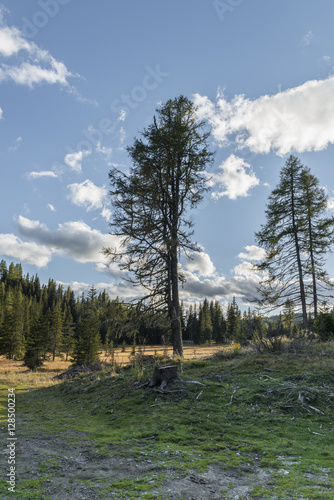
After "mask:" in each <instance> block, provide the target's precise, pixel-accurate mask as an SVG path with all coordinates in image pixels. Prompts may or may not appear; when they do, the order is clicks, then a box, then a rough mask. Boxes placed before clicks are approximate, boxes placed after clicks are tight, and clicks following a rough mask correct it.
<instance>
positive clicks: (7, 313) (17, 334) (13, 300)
mask: <svg viewBox="0 0 334 500" xmlns="http://www.w3.org/2000/svg"><path fill="white" fill-rule="evenodd" d="M0 346H1V347H0V353H1V354H3V355H5V356H6V357H7V358H8V359H13V358H14V357H16V356H19V355H20V354H21V353H22V350H23V346H24V338H23V299H22V293H21V291H20V290H15V289H9V290H8V292H7V293H6V296H5V300H4V314H3V320H2V324H1V327H0Z"/></svg>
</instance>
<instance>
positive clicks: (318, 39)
mask: <svg viewBox="0 0 334 500" xmlns="http://www.w3.org/2000/svg"><path fill="white" fill-rule="evenodd" d="M0 3H1V8H0V17H1V24H0V138H1V139H0V159H1V160H0V161H1V165H2V175H1V198H0V206H1V224H0V259H1V258H3V259H5V260H6V261H7V263H9V262H11V261H14V262H15V263H17V262H21V263H22V266H23V271H24V273H25V274H26V273H28V272H29V273H30V275H32V274H36V273H37V274H38V275H39V277H40V279H41V281H42V282H47V280H48V278H50V277H51V278H53V279H56V280H57V281H59V282H62V283H64V284H70V285H71V287H72V288H73V289H74V290H75V291H76V292H81V291H83V290H85V289H87V288H88V287H90V286H91V285H92V284H94V285H95V286H96V288H98V289H99V290H100V289H104V288H105V289H106V290H107V291H108V292H109V293H110V295H111V296H112V297H114V296H116V295H118V296H120V297H122V298H124V299H130V298H132V297H133V296H135V295H136V294H137V293H138V291H137V290H136V289H134V288H133V287H132V286H131V285H129V284H128V283H127V282H126V281H125V279H124V274H123V273H122V272H120V270H119V269H118V268H117V266H115V265H113V266H112V267H111V268H109V269H108V268H107V266H106V263H105V262H104V259H103V256H102V254H101V248H102V247H103V246H106V245H110V244H113V243H114V242H115V241H114V239H113V238H112V237H111V236H110V235H108V231H109V228H108V221H109V220H110V217H112V207H111V206H110V202H109V200H108V194H107V193H108V188H109V186H108V171H109V170H110V168H111V167H112V166H118V168H120V169H123V170H124V171H126V170H127V169H128V168H129V167H130V159H129V157H128V155H127V152H126V149H125V148H126V146H128V145H131V144H132V142H133V138H134V137H135V136H138V135H139V133H140V131H142V130H143V128H144V127H146V126H148V125H149V124H150V123H151V122H152V119H153V115H154V112H155V109H156V108H157V106H158V105H159V103H161V102H165V101H166V100H167V99H170V98H174V97H176V96H178V95H180V94H183V95H186V96H187V97H189V98H190V99H193V100H194V102H195V103H196V105H197V106H198V114H199V117H201V118H204V119H205V120H206V121H207V123H208V127H209V129H210V130H211V132H212V149H214V150H215V151H216V156H215V163H214V167H213V169H212V170H211V172H210V173H211V176H212V180H211V184H212V189H211V192H210V193H208V194H207V195H206V197H205V200H204V201H203V203H202V204H201V206H200V207H198V208H197V209H196V211H194V213H193V214H192V218H193V221H194V223H195V236H194V239H195V240H196V241H197V242H198V243H199V244H200V245H201V247H202V249H203V250H202V252H201V253H200V254H198V255H196V256H194V259H193V260H192V261H186V260H185V259H183V261H182V266H183V269H184V272H185V274H186V276H187V283H186V284H185V285H184V288H183V289H182V298H183V299H184V301H185V302H192V301H198V300H202V299H203V298H204V297H208V298H209V299H217V300H220V301H221V303H222V304H223V305H226V303H227V302H230V301H231V299H232V297H233V295H235V296H236V297H237V300H238V302H239V304H240V305H244V306H247V304H248V300H249V298H250V296H251V295H252V293H253V291H254V289H255V286H256V284H257V282H258V279H259V277H258V276H257V275H254V273H252V272H251V270H250V262H252V261H255V260H256V259H258V258H259V257H261V251H260V249H258V248H257V247H256V244H255V240H254V232H255V231H257V230H259V228H260V225H261V224H262V223H264V221H265V216H264V210H265V204H266V200H267V197H268V195H269V194H270V192H271V190H272V189H273V188H274V187H275V186H276V185H277V182H278V178H279V171H280V168H281V167H282V166H283V165H284V163H285V160H286V158H287V156H288V155H289V154H290V153H293V154H296V155H297V156H299V158H300V159H301V161H302V162H303V163H304V164H306V165H308V166H309V167H310V168H311V171H312V173H313V174H314V175H316V176H317V177H318V178H319V180H320V184H321V186H323V187H324V188H325V189H326V190H327V193H328V196H329V198H330V203H329V208H330V209H331V210H334V192H333V190H334V181H333V175H332V169H333V165H332V162H333V161H332V160H333V152H334V149H333V148H334V147H333V142H334V71H333V67H334V37H333V28H332V20H333V18H334V4H333V2H331V1H330V0H327V1H326V0H323V1H322V2H316V1H308V2H305V1H304V0H295V1H294V2H291V1H288V0H281V1H280V2H278V1H268V0H257V1H256V2H246V0H219V1H218V0H215V1H211V0H210V1H204V0H203V1H200V0H183V1H182V2H180V1H176V0H168V1H159V2H157V1H156V0H143V1H141V2H138V1H137V0H123V1H122V2H111V1H110V0H99V1H98V2H93V0H38V1H35V0H15V1H14V2H13V1H12V0H11V1H5V0H2V1H1V0H0ZM327 262H328V263H327V270H328V272H329V274H330V276H331V277H333V273H334V258H333V256H332V255H329V257H328V261H327Z"/></svg>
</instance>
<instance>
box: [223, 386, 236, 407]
mask: <svg viewBox="0 0 334 500" xmlns="http://www.w3.org/2000/svg"><path fill="white" fill-rule="evenodd" d="M236 392H237V389H234V391H233V394H232V396H231V401H230V402H229V403H226V404H225V406H228V405H230V404H232V400H233V396H234V394H235V393H236Z"/></svg>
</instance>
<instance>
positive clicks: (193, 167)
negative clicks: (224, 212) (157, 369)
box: [105, 96, 212, 356]
mask: <svg viewBox="0 0 334 500" xmlns="http://www.w3.org/2000/svg"><path fill="white" fill-rule="evenodd" d="M203 126H204V123H203V122H199V121H198V120H197V119H196V109H195V107H194V105H193V103H192V102H191V101H189V100H188V99H187V98H186V97H184V96H180V97H178V98H176V99H174V100H169V101H167V103H166V104H164V105H162V106H161V107H160V108H158V109H157V117H154V121H153V124H152V125H151V126H149V127H148V129H146V130H144V132H143V133H142V138H141V139H135V142H134V145H133V146H132V147H130V148H128V152H129V154H130V156H131V158H132V160H133V167H132V169H131V172H130V174H129V175H125V174H124V173H122V172H120V171H117V170H116V169H114V170H112V171H111V172H110V173H109V178H110V181H111V185H112V190H111V193H110V194H111V196H112V203H113V207H114V220H113V223H112V227H113V228H114V231H113V233H112V234H113V235H118V236H120V237H121V238H122V239H121V240H120V245H121V248H120V250H118V249H105V253H106V255H108V256H109V257H111V258H112V259H114V260H116V261H118V262H119V263H120V265H121V267H122V268H123V269H126V270H127V271H130V272H131V273H133V282H134V283H135V284H140V285H142V286H143V287H144V288H145V289H146V291H147V294H146V296H145V297H144V298H143V300H146V301H147V300H150V301H151V302H152V304H153V306H154V307H155V308H158V307H159V308H162V309H163V310H165V311H166V314H167V315H168V318H169V321H170V325H171V330H172V337H173V352H174V354H178V355H180V356H182V334H181V318H180V300H179V283H180V281H182V280H183V279H184V277H183V276H182V275H181V274H180V271H179V255H180V252H181V251H187V250H189V251H196V250H199V248H198V246H197V245H195V244H194V243H193V242H192V240H191V237H192V235H193V231H192V229H191V227H192V222H191V221H190V220H189V219H188V218H187V212H188V210H189V209H191V208H194V207H196V206H197V205H198V203H199V202H200V201H201V200H202V198H203V192H204V191H205V190H206V189H207V187H206V183H205V177H204V175H203V171H204V170H205V168H206V166H207V164H209V163H210V162H211V161H212V153H211V152H210V151H209V150H208V146H207V138H208V136H209V133H203V132H202V128H203Z"/></svg>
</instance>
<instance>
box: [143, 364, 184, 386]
mask: <svg viewBox="0 0 334 500" xmlns="http://www.w3.org/2000/svg"><path fill="white" fill-rule="evenodd" d="M175 380H179V376H178V374H177V366H156V367H155V368H154V373H153V377H152V379H151V381H150V383H149V387H155V386H156V385H159V384H160V389H164V388H165V387H166V385H167V384H168V382H170V381H175Z"/></svg>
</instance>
